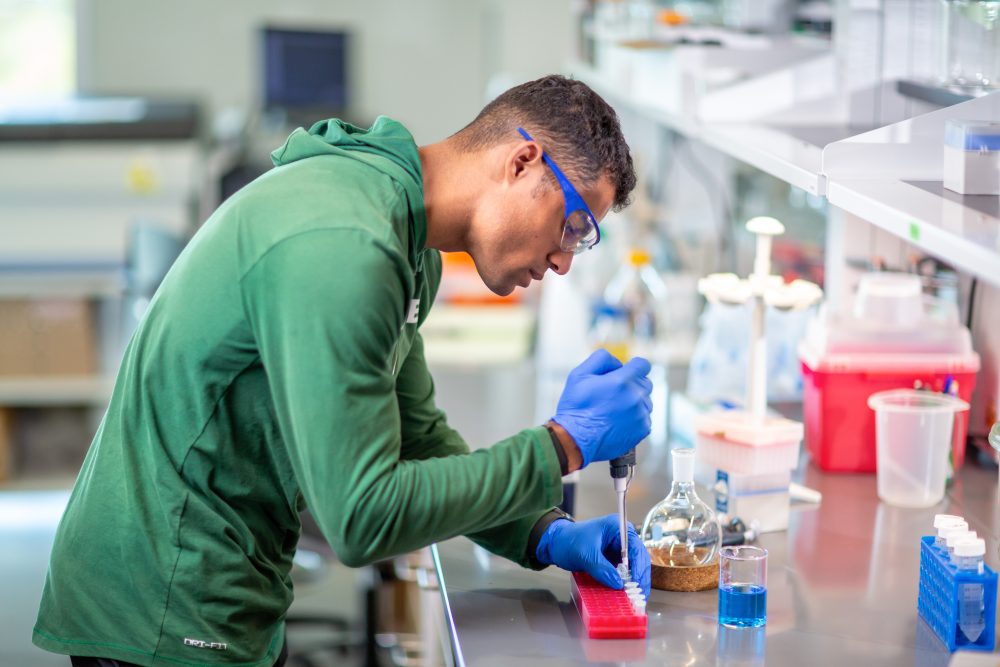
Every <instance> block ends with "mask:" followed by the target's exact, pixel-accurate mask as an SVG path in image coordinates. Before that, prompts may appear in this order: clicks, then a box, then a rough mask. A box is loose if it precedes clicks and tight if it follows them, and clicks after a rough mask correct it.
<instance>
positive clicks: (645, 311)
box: [598, 248, 668, 445]
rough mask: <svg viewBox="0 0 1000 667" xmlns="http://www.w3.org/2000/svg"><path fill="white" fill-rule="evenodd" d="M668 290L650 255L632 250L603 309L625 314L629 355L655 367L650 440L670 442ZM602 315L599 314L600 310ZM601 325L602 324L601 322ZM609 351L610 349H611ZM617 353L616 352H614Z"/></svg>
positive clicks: (608, 291) (606, 295)
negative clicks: (667, 340) (666, 313)
mask: <svg viewBox="0 0 1000 667" xmlns="http://www.w3.org/2000/svg"><path fill="white" fill-rule="evenodd" d="M666 298H667V287H666V285H665V284H664V282H663V279H662V278H660V274H659V273H657V272H656V269H655V268H654V267H653V265H652V263H651V258H650V255H649V253H648V252H646V251H645V250H642V249H640V248H633V249H632V250H631V251H630V252H629V254H628V257H627V261H626V262H625V263H624V264H623V265H622V266H621V268H620V269H618V272H617V273H615V275H614V277H612V279H611V281H610V282H609V283H608V286H607V288H605V290H604V306H605V307H610V308H615V309H618V310H619V312H621V311H624V313H625V314H626V317H627V324H628V341H629V342H628V355H626V356H619V355H615V356H618V357H619V359H621V360H622V361H625V360H626V359H627V356H629V355H631V356H638V357H644V358H645V359H646V360H648V361H649V363H650V364H651V365H652V369H651V370H650V372H649V379H650V380H651V381H652V383H653V394H652V397H651V399H652V401H653V414H652V420H653V423H652V431H651V433H650V441H651V443H652V444H654V445H661V444H665V443H666V440H667V403H668V398H667V349H666V344H665V338H666V336H665V334H666V330H665V329H666V322H665V321H664V320H665V318H664V316H663V313H664V307H665V303H666ZM599 312H600V311H599ZM598 325H600V321H599V320H598ZM609 350H610V348H609ZM612 354H614V352H612Z"/></svg>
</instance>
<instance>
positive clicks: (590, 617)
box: [573, 572, 647, 639]
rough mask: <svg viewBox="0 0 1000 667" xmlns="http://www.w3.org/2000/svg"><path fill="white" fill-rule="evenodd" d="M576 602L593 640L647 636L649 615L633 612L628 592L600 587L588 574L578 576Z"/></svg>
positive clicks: (575, 591) (574, 592) (577, 573)
mask: <svg viewBox="0 0 1000 667" xmlns="http://www.w3.org/2000/svg"><path fill="white" fill-rule="evenodd" d="M573 601H574V602H575V603H576V607H577V609H579V610H580V617H581V618H582V619H583V625H584V627H586V628H587V636H588V637H590V638H591V639H642V638H644V637H645V636H646V625H647V617H646V614H637V613H635V612H634V611H633V610H632V604H631V603H630V602H629V600H628V595H626V594H625V591H620V590H615V589H613V588H608V587H607V586H604V585H602V584H599V583H597V582H596V581H595V580H594V579H593V577H591V576H590V575H589V574H586V573H585V572H574V573H573Z"/></svg>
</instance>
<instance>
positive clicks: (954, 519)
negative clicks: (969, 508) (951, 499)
mask: <svg viewBox="0 0 1000 667" xmlns="http://www.w3.org/2000/svg"><path fill="white" fill-rule="evenodd" d="M956 523H965V519H963V518H962V517H960V516H958V515H957V514H935V515H934V530H937V529H938V528H940V527H941V526H947V525H949V524H956Z"/></svg>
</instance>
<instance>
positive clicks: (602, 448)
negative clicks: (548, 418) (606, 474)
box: [552, 350, 652, 466]
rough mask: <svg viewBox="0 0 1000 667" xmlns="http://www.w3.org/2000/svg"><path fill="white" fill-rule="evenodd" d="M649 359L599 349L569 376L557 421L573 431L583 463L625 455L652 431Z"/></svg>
mask: <svg viewBox="0 0 1000 667" xmlns="http://www.w3.org/2000/svg"><path fill="white" fill-rule="evenodd" d="M649 368H650V367H649V362H648V361H646V360H645V359H642V358H639V357H635V358H633V359H630V360H629V361H628V363H626V364H624V365H622V363H621V362H620V361H618V360H617V359H615V358H614V357H613V356H611V354H609V353H608V351H607V350H596V351H594V352H593V353H592V354H591V355H590V356H589V357H587V358H586V359H585V360H584V361H583V363H581V364H580V365H579V366H577V367H576V368H574V369H573V370H572V371H571V372H570V374H569V377H567V378H566V387H565V388H564V389H563V393H562V396H560V398H559V403H558V405H557V406H556V414H555V416H554V417H553V418H552V419H553V421H555V422H556V423H558V424H559V425H561V426H562V427H563V428H565V429H566V431H567V432H568V433H569V434H570V435H571V436H572V437H573V440H574V441H575V442H576V445H577V447H579V448H580V454H581V455H582V457H583V465H584V466H587V465H590V464H591V463H593V462H594V461H610V460H611V459H614V458H617V457H619V456H623V455H624V454H626V453H627V452H628V451H629V450H630V449H632V448H633V447H635V446H636V445H637V444H638V443H639V442H640V441H641V440H642V439H643V438H645V437H646V436H647V435H649V412H650V407H651V406H650V403H649V394H650V392H651V391H652V385H651V384H650V382H649V380H648V379H647V377H646V375H647V374H648V373H649Z"/></svg>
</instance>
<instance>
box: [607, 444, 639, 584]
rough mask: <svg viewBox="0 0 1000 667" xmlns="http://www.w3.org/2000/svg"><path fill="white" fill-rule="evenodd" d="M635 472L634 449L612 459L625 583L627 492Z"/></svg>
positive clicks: (621, 566)
mask: <svg viewBox="0 0 1000 667" xmlns="http://www.w3.org/2000/svg"><path fill="white" fill-rule="evenodd" d="M634 470H635V450H634V449H633V450H631V451H629V452H628V453H627V454H625V455H624V456H619V457H618V458H616V459H611V479H612V480H613V481H614V485H615V493H616V494H617V495H618V531H619V535H620V536H621V544H622V562H621V565H619V566H618V574H620V575H621V577H622V579H623V580H625V581H628V578H629V572H630V570H629V564H628V519H627V517H626V515H625V492H626V491H628V484H629V482H631V481H632V473H633V471H634Z"/></svg>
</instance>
